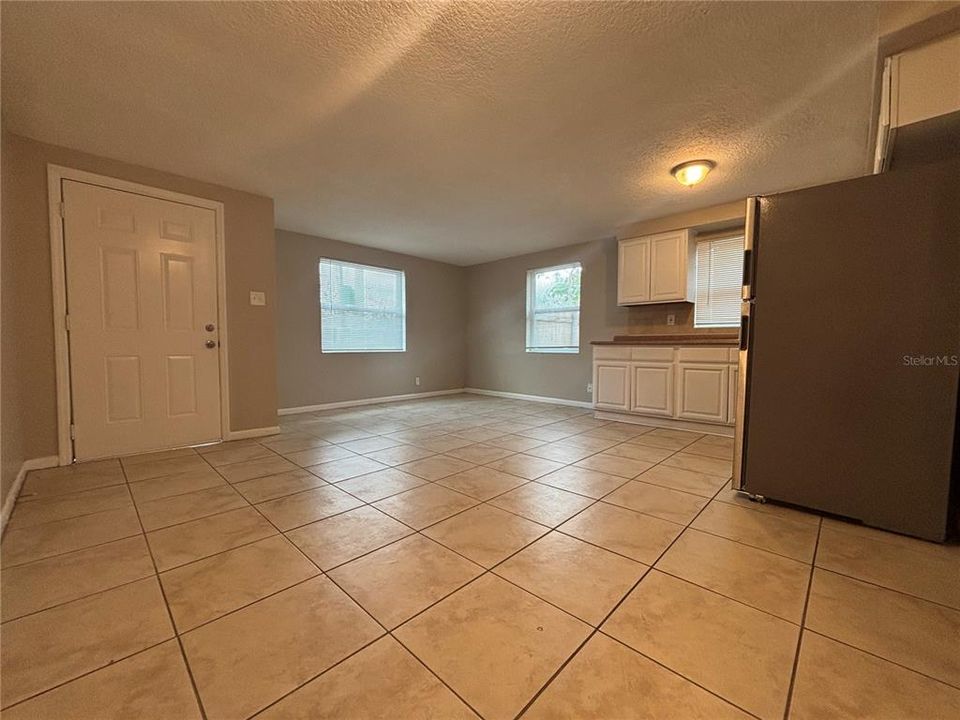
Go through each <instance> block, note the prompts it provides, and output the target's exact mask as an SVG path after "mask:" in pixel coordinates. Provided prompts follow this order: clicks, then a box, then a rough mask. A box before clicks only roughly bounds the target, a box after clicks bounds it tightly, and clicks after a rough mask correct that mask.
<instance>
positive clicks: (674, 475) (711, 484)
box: [637, 465, 730, 498]
mask: <svg viewBox="0 0 960 720" xmlns="http://www.w3.org/2000/svg"><path fill="white" fill-rule="evenodd" d="M637 480H639V481H640V482H645V483H650V484H651V485H659V486H660V487H667V488H670V489H671V490H682V491H683V492H688V493H692V494H694V495H700V496H701V497H705V498H712V497H713V496H714V495H716V494H717V490H719V489H720V486H721V485H725V484H727V483H729V482H730V481H729V480H727V479H726V478H722V477H717V476H716V475H707V474H706V473H701V472H696V471H694V470H684V469H683V468H678V467H671V466H669V465H655V466H654V467H652V468H650V469H649V470H647V471H646V472H645V473H643V474H642V475H639V476H638V477H637Z"/></svg>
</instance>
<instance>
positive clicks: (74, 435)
mask: <svg viewBox="0 0 960 720" xmlns="http://www.w3.org/2000/svg"><path fill="white" fill-rule="evenodd" d="M70 439H71V440H76V439H77V426H76V425H74V424H73V423H70Z"/></svg>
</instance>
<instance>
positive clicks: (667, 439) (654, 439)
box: [630, 428, 703, 451]
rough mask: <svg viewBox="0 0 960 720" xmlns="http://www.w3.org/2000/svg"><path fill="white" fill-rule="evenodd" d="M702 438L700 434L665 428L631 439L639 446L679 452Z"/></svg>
mask: <svg viewBox="0 0 960 720" xmlns="http://www.w3.org/2000/svg"><path fill="white" fill-rule="evenodd" d="M700 437H703V436H702V435H699V434H698V433H690V432H685V431H683V430H666V429H664V428H656V429H655V430H651V431H650V432H648V433H644V434H643V435H638V436H637V437H635V438H631V439H630V442H632V443H636V444H637V445H649V446H650V447H658V448H662V449H664V450H674V451H677V450H682V449H683V448H685V447H687V446H688V445H690V444H691V443H693V442H695V441H696V440H697V439H698V438H700Z"/></svg>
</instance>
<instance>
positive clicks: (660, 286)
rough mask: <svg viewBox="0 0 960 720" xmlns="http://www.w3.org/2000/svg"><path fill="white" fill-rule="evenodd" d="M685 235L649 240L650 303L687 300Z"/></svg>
mask: <svg viewBox="0 0 960 720" xmlns="http://www.w3.org/2000/svg"><path fill="white" fill-rule="evenodd" d="M687 252H688V248H687V233H686V231H682V232H677V233H665V234H663V235H656V236H654V237H651V238H650V301H651V302H668V301H671V300H686V299H687Z"/></svg>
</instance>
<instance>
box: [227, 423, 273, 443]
mask: <svg viewBox="0 0 960 720" xmlns="http://www.w3.org/2000/svg"><path fill="white" fill-rule="evenodd" d="M279 432H280V426H279V425H273V426H271V427H262V428H250V429H249V430H231V431H229V432H228V433H227V436H226V437H225V438H224V440H246V439H248V438H258V437H266V436H267V435H276V434H277V433H279Z"/></svg>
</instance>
